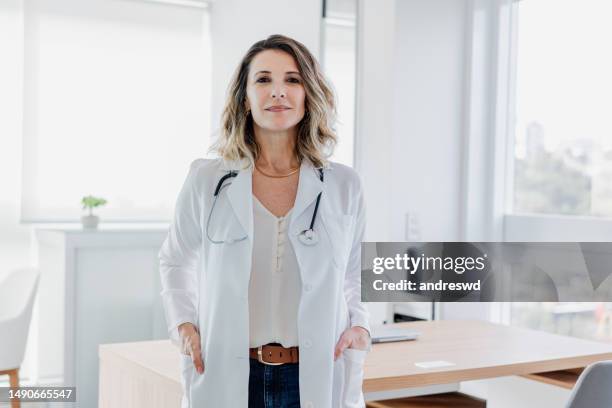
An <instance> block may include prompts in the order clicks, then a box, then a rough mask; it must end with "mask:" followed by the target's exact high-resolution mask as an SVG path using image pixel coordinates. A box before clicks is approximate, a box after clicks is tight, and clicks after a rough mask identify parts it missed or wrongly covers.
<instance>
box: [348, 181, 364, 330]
mask: <svg viewBox="0 0 612 408" xmlns="http://www.w3.org/2000/svg"><path fill="white" fill-rule="evenodd" d="M355 177H356V181H357V188H356V191H357V193H356V194H355V196H354V199H355V200H356V220H355V228H354V230H353V231H354V232H353V233H354V235H353V240H352V243H351V252H350V255H349V259H348V264H347V270H346V275H345V283H344V296H345V297H346V302H347V305H348V310H349V316H350V320H351V327H355V326H360V327H363V328H364V329H366V330H367V331H368V333H370V324H369V313H368V309H367V308H366V305H365V304H364V303H362V302H361V241H362V240H363V236H364V233H365V224H366V217H365V212H366V209H365V201H364V197H363V190H362V187H361V181H360V180H359V177H358V176H357V175H356V174H355Z"/></svg>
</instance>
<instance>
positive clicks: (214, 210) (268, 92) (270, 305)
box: [159, 35, 370, 408]
mask: <svg viewBox="0 0 612 408" xmlns="http://www.w3.org/2000/svg"><path fill="white" fill-rule="evenodd" d="M334 114H335V102H334V96H333V93H332V91H331V88H330V85H329V84H328V83H327V81H326V79H325V78H324V75H323V74H322V72H321V70H320V67H319V64H318V63H317V61H316V60H315V58H314V57H313V56H312V54H311V53H310V52H309V51H308V50H307V49H306V47H304V45H302V44H301V43H299V42H297V41H295V40H293V39H291V38H288V37H285V36H281V35H273V36H270V37H268V38H267V39H265V40H262V41H259V42H257V43H255V44H254V45H253V46H252V47H251V48H250V49H249V50H248V52H247V53H246V55H245V56H244V58H243V59H242V61H241V62H240V65H239V66H238V68H237V70H236V72H235V74H234V77H233V79H232V81H231V84H230V87H229V95H228V98H227V102H226V105H225V108H224V112H223V118H222V128H221V135H220V137H219V140H218V141H217V143H216V144H215V146H213V148H214V150H215V151H216V152H217V153H218V156H219V158H218V159H213V160H204V159H198V160H195V161H194V162H193V163H192V164H191V168H190V171H189V174H188V175H187V179H186V181H185V183H184V185H183V187H182V189H181V191H180V193H179V196H178V199H177V202H176V209H175V216H174V219H173V222H172V224H171V226H170V228H169V233H168V237H167V239H166V240H165V242H164V243H163V246H162V248H161V250H160V252H159V258H160V274H161V283H162V291H161V295H162V298H163V302H164V310H165V313H166V321H167V323H168V328H169V334H170V338H171V339H172V341H173V343H174V344H176V345H177V346H179V347H180V348H181V351H182V365H181V368H182V385H183V390H184V397H183V404H182V406H183V408H185V407H189V408H207V407H214V408H234V407H247V406H248V407H266V408H268V407H305V408H308V407H321V408H338V407H363V406H364V405H365V404H364V401H363V394H362V391H361V388H362V380H363V361H364V359H365V356H366V353H367V351H368V350H369V348H370V335H369V326H368V314H367V311H366V308H365V307H364V305H363V304H362V303H361V302H360V294H361V288H360V273H361V271H360V258H361V254H360V245H361V240H362V237H363V233H364V228H365V208H364V200H363V192H362V189H361V184H360V180H359V178H358V176H357V174H356V173H355V171H353V170H352V169H351V168H349V167H347V166H343V165H340V164H336V163H331V162H329V161H327V160H326V158H327V157H329V155H330V153H331V151H332V149H333V147H334V145H335V142H336V136H335V134H334V130H333V125H334Z"/></svg>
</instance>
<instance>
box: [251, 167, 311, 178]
mask: <svg viewBox="0 0 612 408" xmlns="http://www.w3.org/2000/svg"><path fill="white" fill-rule="evenodd" d="M255 168H256V169H257V171H258V172H260V173H261V174H263V175H264V176H266V177H272V178H284V177H289V176H290V175H292V174H295V173H296V172H297V171H298V170H299V169H300V166H297V167H296V168H295V169H293V170H291V172H289V173H287V174H283V175H280V176H277V175H274V174H268V173H266V172H264V171H262V170H261V169H260V168H259V167H257V165H255Z"/></svg>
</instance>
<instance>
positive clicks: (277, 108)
mask: <svg viewBox="0 0 612 408" xmlns="http://www.w3.org/2000/svg"><path fill="white" fill-rule="evenodd" d="M289 109H291V108H289V107H287V106H271V107H269V108H268V109H266V110H267V111H270V112H282V111H286V110H289Z"/></svg>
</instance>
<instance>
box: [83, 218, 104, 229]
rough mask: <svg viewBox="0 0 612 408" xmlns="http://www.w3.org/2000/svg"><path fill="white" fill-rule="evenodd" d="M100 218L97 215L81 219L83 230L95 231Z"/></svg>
mask: <svg viewBox="0 0 612 408" xmlns="http://www.w3.org/2000/svg"><path fill="white" fill-rule="evenodd" d="M99 221H100V218H99V217H98V216H97V215H84V216H82V217H81V224H83V228H87V229H94V228H98V222H99Z"/></svg>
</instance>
